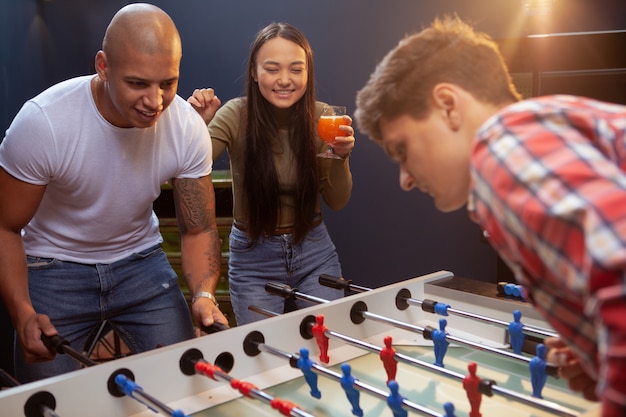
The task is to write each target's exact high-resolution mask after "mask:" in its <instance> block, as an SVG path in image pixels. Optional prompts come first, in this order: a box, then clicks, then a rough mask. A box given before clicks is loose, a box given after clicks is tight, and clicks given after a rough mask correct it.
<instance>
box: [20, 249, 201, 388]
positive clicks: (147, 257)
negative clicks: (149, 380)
mask: <svg viewBox="0 0 626 417" xmlns="http://www.w3.org/2000/svg"><path fill="white" fill-rule="evenodd" d="M27 261H28V284H29V285H28V286H29V291H30V297H31V300H32V303H33V306H34V307H35V311H36V312H37V313H40V314H46V315H48V316H50V320H51V321H52V324H53V325H54V326H55V327H56V329H57V331H58V332H59V335H60V336H61V337H63V338H64V339H66V340H67V341H69V342H70V345H71V346H72V348H74V349H76V350H77V351H79V352H82V351H84V350H85V348H86V347H85V343H86V341H87V339H88V338H89V336H90V335H91V334H92V332H94V331H95V329H98V327H99V325H100V324H101V323H102V321H104V320H108V321H109V322H110V323H111V325H112V327H113V328H114V329H115V330H116V331H117V332H118V334H119V336H120V337H121V339H122V340H123V341H124V343H125V344H126V345H127V346H128V348H129V349H130V351H131V352H132V353H139V352H144V351H147V350H150V349H154V348H156V347H158V346H162V345H169V344H172V343H177V342H180V341H183V340H187V339H190V338H192V337H193V326H192V322H191V316H190V313H189V308H188V307H187V303H186V301H185V298H184V297H183V294H182V292H181V290H180V287H179V285H178V278H177V276H176V273H175V272H174V270H173V269H172V267H171V266H170V264H169V262H168V260H167V257H166V256H165V253H164V252H163V250H162V249H161V247H160V245H157V246H154V247H152V248H149V249H146V250H144V251H142V252H139V253H136V254H133V255H131V256H129V257H127V258H125V259H122V260H120V261H117V262H114V263H112V264H106V265H105V264H96V265H84V264H78V263H74V262H63V261H59V260H56V259H49V258H37V257H32V256H28V257H27ZM16 345H17V341H16ZM15 350H16V352H15V373H16V377H17V379H18V381H20V382H21V383H26V382H30V381H33V380H37V379H41V378H45V377H49V376H53V375H58V374H61V373H65V372H69V371H72V370H76V369H79V368H80V367H81V365H80V364H79V363H78V361H77V360H76V359H73V358H72V357H70V356H68V355H66V354H59V355H57V357H56V359H55V360H53V361H50V362H44V363H25V362H24V360H23V356H22V352H21V349H20V348H19V346H16V349H15Z"/></svg>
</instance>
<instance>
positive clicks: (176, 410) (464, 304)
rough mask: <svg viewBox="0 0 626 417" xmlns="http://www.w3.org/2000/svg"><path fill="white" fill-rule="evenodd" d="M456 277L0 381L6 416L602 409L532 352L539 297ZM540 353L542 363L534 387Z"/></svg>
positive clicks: (432, 278) (541, 331) (541, 328)
mask: <svg viewBox="0 0 626 417" xmlns="http://www.w3.org/2000/svg"><path fill="white" fill-rule="evenodd" d="M455 280H456V277H454V276H453V274H452V273H450V272H448V271H439V272H436V273H432V274H428V275H424V276H420V277H416V278H413V279H410V280H406V281H402V282H399V283H397V284H392V285H389V286H385V287H381V288H377V289H371V290H370V289H363V288H359V287H357V286H355V288H357V289H359V291H355V293H354V294H353V295H350V296H347V297H345V298H343V299H340V300H335V301H332V302H326V301H325V300H313V301H314V302H312V303H311V307H309V308H305V309H302V310H298V311H294V312H290V313H287V314H282V315H276V316H274V317H271V318H268V319H265V320H261V321H259V322H256V323H251V324H247V325H243V326H238V327H233V328H230V329H226V330H222V331H219V332H215V333H212V334H208V335H206V336H203V337H200V338H196V339H193V340H189V341H186V342H182V343H179V344H176V345H171V346H166V347H161V348H158V349H155V350H153V351H150V352H146V353H142V354H137V355H132V356H129V357H125V358H121V359H116V360H113V361H110V362H106V363H101V364H97V365H94V366H88V367H85V368H83V369H81V370H79V371H75V372H71V373H68V374H64V375H60V376H57V377H53V378H48V379H45V380H41V381H37V382H33V383H29V384H24V385H20V386H17V387H13V388H9V389H5V390H2V391H0V410H1V414H2V415H3V416H12V417H13V416H24V415H25V416H27V417H31V416H59V417H86V416H89V417H99V416H102V417H105V416H106V417H112V416H129V417H130V416H135V417H144V416H152V415H155V413H158V414H163V415H172V416H212V417H215V416H279V415H291V416H303V417H304V416H328V417H330V416H332V417H341V416H353V415H357V416H361V415H364V416H390V417H396V416H403V415H407V414H411V415H432V416H446V417H448V416H459V417H460V416H463V417H464V416H470V417H474V416H479V415H482V416H484V417H492V416H493V417H501V416H507V417H517V416H519V417H530V416H533V417H541V416H554V415H558V416H571V417H575V416H595V415H599V414H600V412H599V408H598V405H597V404H594V403H590V402H587V401H585V400H584V399H582V397H580V396H579V395H577V394H575V393H572V392H570V391H569V390H568V388H567V384H566V382H565V381H563V380H560V379H558V377H556V376H555V375H556V372H555V369H552V368H551V365H550V364H549V363H545V360H542V358H541V357H540V355H539V354H535V349H536V348H537V346H540V345H541V340H542V338H543V337H548V336H550V335H551V330H550V328H549V327H547V325H546V324H545V322H544V321H543V320H542V319H541V318H540V316H539V315H538V314H537V313H536V312H535V310H534V309H533V308H532V306H530V305H529V304H528V303H524V302H520V301H516V300H511V299H508V298H507V297H488V296H484V295H480V294H475V293H472V292H469V291H464V290H462V289H459V288H458V287H456V286H455V285H447V284H448V283H451V282H452V283H454V282H456V281H455ZM293 293H294V294H297V289H294V290H293ZM514 311H517V312H518V313H517V314H518V318H519V315H520V314H521V323H523V324H522V325H523V330H524V333H525V338H524V350H523V351H522V352H521V353H516V352H513V351H512V349H511V345H512V340H511V337H512V336H511V333H510V331H509V330H508V326H507V324H508V323H511V322H512V321H513V312H514ZM517 324H518V325H519V324H520V323H517ZM537 352H539V350H538V349H537ZM383 359H384V360H383ZM537 363H539V364H540V365H541V366H540V368H541V369H542V370H545V372H546V375H544V376H543V381H545V385H543V382H541V384H542V387H541V391H540V393H537V392H536V390H537V388H536V385H535V378H536V373H535V371H534V370H532V369H533V367H534V366H536V364H537ZM539 380H541V378H540V377H539ZM470 399H471V400H470ZM478 403H479V404H478ZM479 410H480V411H479Z"/></svg>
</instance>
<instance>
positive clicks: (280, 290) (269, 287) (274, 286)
mask: <svg viewBox="0 0 626 417" xmlns="http://www.w3.org/2000/svg"><path fill="white" fill-rule="evenodd" d="M265 291H267V292H269V293H270V294H274V295H280V296H281V297H284V298H289V297H294V293H295V292H297V291H298V289H297V288H291V287H290V286H289V285H287V284H281V283H280V282H271V281H270V282H267V283H266V284H265Z"/></svg>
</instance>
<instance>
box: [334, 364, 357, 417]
mask: <svg viewBox="0 0 626 417" xmlns="http://www.w3.org/2000/svg"><path fill="white" fill-rule="evenodd" d="M341 371H342V372H343V375H342V376H341V378H340V379H339V383H340V384H341V388H343V390H344V391H345V392H346V397H348V401H350V404H351V405H352V410H351V411H352V414H354V415H355V416H358V417H363V410H362V409H361V407H360V406H359V390H358V389H356V388H354V381H356V379H355V378H354V377H353V376H352V374H351V373H350V365H348V364H347V363H345V362H344V363H342V364H341Z"/></svg>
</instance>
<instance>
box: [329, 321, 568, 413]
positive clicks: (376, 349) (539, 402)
mask: <svg viewBox="0 0 626 417" xmlns="http://www.w3.org/2000/svg"><path fill="white" fill-rule="evenodd" d="M324 334H325V335H327V336H328V337H329V338H330V337H332V338H333V339H337V340H341V341H343V342H346V343H349V344H351V345H353V346H356V347H359V348H362V349H364V350H367V351H369V352H372V353H376V354H377V355H380V352H381V350H382V347H380V346H376V345H374V344H371V343H368V342H364V341H362V340H359V339H355V338H353V337H350V336H346V335H343V334H341V333H336V332H334V331H331V330H326V331H325V332H324ZM394 358H395V359H396V360H397V361H398V362H403V363H407V364H409V365H412V366H418V367H422V368H426V369H428V370H431V371H433V372H437V373H440V374H442V375H444V376H446V377H449V378H453V379H456V380H459V381H463V379H464V378H465V375H463V374H460V373H458V372H455V371H451V370H449V369H446V368H442V367H440V366H437V365H434V364H431V363H428V362H424V361H422V360H419V359H416V358H413V357H411V356H408V355H405V354H402V353H398V352H395V353H394ZM491 390H492V391H493V392H494V393H496V394H499V395H502V396H503V397H507V398H510V399H513V400H516V401H518V402H521V403H526V404H530V405H532V406H535V407H537V408H540V409H542V410H545V411H549V412H552V413H555V415H559V416H562V417H577V416H578V415H579V414H580V413H578V412H576V411H574V410H572V409H569V408H567V407H563V406H561V405H559V404H557V403H554V402H552V401H547V400H543V399H539V398H535V397H532V396H530V395H526V394H520V393H518V392H515V391H511V390H508V389H506V388H502V387H499V386H497V385H492V386H491Z"/></svg>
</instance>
